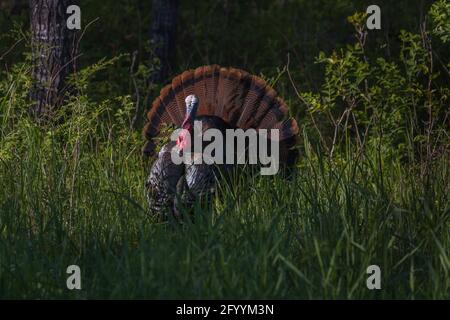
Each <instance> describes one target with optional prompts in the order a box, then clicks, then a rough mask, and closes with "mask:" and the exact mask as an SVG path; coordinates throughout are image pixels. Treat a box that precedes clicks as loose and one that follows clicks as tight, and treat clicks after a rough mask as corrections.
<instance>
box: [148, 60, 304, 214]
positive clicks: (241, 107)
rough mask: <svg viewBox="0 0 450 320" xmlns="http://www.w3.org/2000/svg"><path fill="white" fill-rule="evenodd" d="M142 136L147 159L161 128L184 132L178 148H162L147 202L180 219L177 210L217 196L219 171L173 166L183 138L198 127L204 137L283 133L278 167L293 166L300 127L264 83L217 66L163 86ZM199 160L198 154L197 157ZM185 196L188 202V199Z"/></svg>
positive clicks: (188, 73)
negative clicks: (215, 132) (229, 132)
mask: <svg viewBox="0 0 450 320" xmlns="http://www.w3.org/2000/svg"><path fill="white" fill-rule="evenodd" d="M147 119H148V122H147V124H146V125H145V127H144V130H143V134H144V136H145V138H146V139H147V142H146V144H145V146H144V148H143V153H144V154H145V155H149V156H152V155H154V153H155V148H156V144H155V142H154V141H153V140H154V139H155V138H157V137H158V136H159V135H160V130H161V125H162V124H163V123H165V124H174V125H175V126H177V127H181V128H182V129H183V130H182V131H181V133H180V136H179V138H178V140H177V141H176V142H169V143H168V144H166V145H165V146H163V147H162V149H161V151H160V152H159V154H158V156H157V158H156V160H155V162H154V163H153V165H152V167H151V169H150V174H149V176H148V178H147V180H146V190H147V198H148V202H149V206H150V209H151V211H152V212H153V213H158V214H161V213H163V212H164V211H166V212H167V211H169V212H171V213H175V215H177V214H179V212H178V210H177V206H175V205H174V204H176V203H180V201H179V200H180V199H181V202H182V203H183V204H185V205H190V204H191V203H192V202H193V201H194V200H195V199H196V198H198V197H201V196H205V195H208V194H210V193H211V192H212V191H213V190H214V186H215V180H216V174H217V166H215V165H207V164H205V163H203V164H186V165H185V164H175V163H173V162H172V160H171V154H170V153H171V151H172V150H173V148H174V147H175V148H178V150H181V151H182V150H183V147H184V142H183V141H184V139H183V136H184V134H186V133H187V132H189V133H191V132H192V129H193V125H194V120H195V121H201V123H202V126H203V131H205V130H206V129H209V128H216V129H219V130H221V131H222V132H223V131H225V130H226V129H228V128H240V129H244V130H246V129H250V128H254V129H256V130H258V129H279V148H280V151H279V155H280V163H283V164H287V165H289V164H292V163H293V162H295V159H296V157H297V152H296V149H295V148H293V146H294V144H295V141H296V136H297V134H298V127H297V122H296V121H295V120H294V119H293V118H290V117H289V116H288V107H287V105H286V103H285V102H284V101H283V100H282V99H281V98H280V97H278V96H277V93H276V92H275V90H274V89H272V88H271V87H270V86H269V85H267V84H266V82H265V81H264V80H263V79H261V78H259V77H257V76H255V75H251V74H249V73H247V72H245V71H243V70H239V69H234V68H221V67H220V66H218V65H210V66H203V67H199V68H197V69H195V70H188V71H184V72H183V73H182V74H180V75H178V76H176V77H175V78H174V79H173V80H172V83H170V84H168V85H167V86H165V87H164V88H163V89H162V90H161V92H160V95H159V97H157V98H156V99H155V100H154V102H153V104H152V107H151V110H150V111H149V112H148V114H147ZM194 156H195V154H194ZM186 194H187V196H186Z"/></svg>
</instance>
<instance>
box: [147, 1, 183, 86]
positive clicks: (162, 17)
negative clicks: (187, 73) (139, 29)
mask: <svg viewBox="0 0 450 320" xmlns="http://www.w3.org/2000/svg"><path fill="white" fill-rule="evenodd" d="M178 6H179V1H178V0H153V2H152V20H151V35H150V38H151V43H152V45H153V48H154V50H155V51H154V52H155V55H156V57H157V58H158V60H159V62H160V64H159V66H157V67H156V68H155V71H154V72H153V74H152V75H151V79H150V80H151V81H152V82H153V83H162V82H164V81H165V80H166V79H167V76H168V75H169V74H170V73H171V72H172V67H173V59H174V57H175V35H176V28H177V19H178Z"/></svg>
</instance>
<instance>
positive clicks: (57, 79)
mask: <svg viewBox="0 0 450 320" xmlns="http://www.w3.org/2000/svg"><path fill="white" fill-rule="evenodd" d="M77 2H78V1H74V0H30V18H31V37H32V40H31V41H32V57H33V71H32V76H33V88H32V90H31V94H30V95H31V99H32V100H33V101H34V105H33V109H32V111H33V112H34V114H35V115H36V116H38V117H41V116H45V117H50V118H51V117H52V113H53V112H54V111H56V109H57V107H58V106H59V105H61V103H62V102H63V101H64V98H65V95H66V93H67V92H68V91H69V89H68V86H67V83H66V80H67V76H68V75H70V74H72V73H74V72H75V70H76V59H77V56H76V55H77V42H76V32H77V30H76V29H75V30H69V29H68V28H67V18H68V17H69V14H67V13H66V10H67V7H68V6H70V5H72V4H77Z"/></svg>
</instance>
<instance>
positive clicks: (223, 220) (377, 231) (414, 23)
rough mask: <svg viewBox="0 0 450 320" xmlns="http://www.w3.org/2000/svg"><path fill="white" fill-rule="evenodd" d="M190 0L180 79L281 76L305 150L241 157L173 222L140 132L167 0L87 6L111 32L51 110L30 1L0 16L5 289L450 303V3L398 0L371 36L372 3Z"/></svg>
mask: <svg viewBox="0 0 450 320" xmlns="http://www.w3.org/2000/svg"><path fill="white" fill-rule="evenodd" d="M182 2H183V4H182V7H181V10H180V13H181V15H180V25H179V28H178V29H179V30H178V31H177V32H178V33H179V35H178V40H177V41H178V42H177V57H175V58H176V63H174V65H176V67H175V69H174V70H173V73H174V74H176V73H181V72H182V71H184V70H185V69H186V68H192V67H197V66H200V65H204V64H212V63H218V64H221V65H223V66H234V67H238V68H244V69H246V70H248V71H249V72H251V73H254V74H257V75H260V76H261V77H263V78H264V79H265V80H266V81H267V83H268V84H269V85H271V86H273V87H274V88H275V90H277V92H278V93H279V94H280V96H282V97H283V99H285V101H286V103H287V105H288V106H289V112H290V115H291V116H292V117H295V118H296V119H297V121H298V123H299V127H300V135H299V144H298V148H299V151H300V154H301V157H300V159H299V161H298V163H297V164H296V166H295V167H294V168H292V169H291V170H290V171H289V172H282V174H279V175H275V176H261V175H259V174H258V173H257V172H254V173H253V174H252V173H251V172H250V171H251V170H250V169H249V168H239V170H238V171H237V172H236V174H235V175H234V176H233V177H232V179H231V181H229V182H225V180H221V181H220V183H219V186H218V189H217V192H216V194H215V196H214V199H213V201H212V203H209V204H207V203H196V204H195V206H194V208H192V211H193V215H194V223H192V222H189V221H188V220H186V221H185V222H184V223H183V224H179V223H177V222H175V221H171V220H169V221H167V222H158V221H156V219H154V218H152V217H150V216H149V214H148V213H147V212H148V208H147V203H146V197H145V190H144V181H145V178H146V175H147V173H148V170H149V166H150V161H149V160H147V159H143V158H142V155H141V148H142V146H143V145H144V141H143V138H142V137H141V134H140V132H138V131H139V130H134V129H131V127H133V126H132V125H131V123H132V118H133V116H134V115H137V116H142V117H136V119H138V118H139V119H141V118H142V119H143V118H144V114H143V113H144V112H140V113H141V114H139V112H137V111H135V110H139V108H138V107H136V105H138V103H137V102H138V101H140V103H141V106H144V107H145V108H147V109H148V107H149V105H150V104H151V101H152V100H153V99H154V98H155V97H156V96H157V92H158V89H159V87H160V86H161V85H162V83H156V84H155V83H153V82H151V81H149V79H150V75H151V74H152V72H154V70H155V68H157V66H158V64H159V61H158V59H156V58H155V57H153V53H152V50H153V49H154V47H152V45H151V44H150V42H149V41H147V40H148V39H147V38H148V31H149V27H150V21H149V19H150V7H149V5H150V1H123V2H122V1H109V2H108V1H106V2H102V3H100V2H98V1H87V0H86V1H83V17H86V18H83V19H87V18H89V19H93V20H89V19H87V20H83V21H92V23H93V26H92V28H88V27H89V25H90V23H87V22H83V24H84V29H83V35H84V38H83V41H81V47H80V50H81V53H82V58H83V61H82V63H80V69H79V70H78V71H77V73H76V74H75V75H74V76H73V77H72V78H70V79H69V84H70V86H71V87H72V88H73V89H75V90H73V91H71V92H72V93H73V94H72V95H70V96H68V97H67V101H66V102H64V104H63V105H62V106H58V108H55V110H56V114H53V115H52V117H51V121H49V122H46V121H44V120H43V119H39V121H38V119H33V118H32V117H31V116H30V114H29V111H30V109H31V106H32V102H31V101H30V99H29V93H30V90H31V88H32V80H31V65H32V61H31V54H30V52H31V47H30V44H31V38H30V34H29V31H28V30H29V25H27V24H26V23H25V22H24V24H23V25H21V24H20V21H22V20H24V21H28V16H27V15H28V12H25V11H23V14H22V16H21V17H18V16H17V17H15V18H10V17H9V16H8V15H7V14H6V11H5V14H3V12H0V28H3V29H2V30H3V31H2V34H1V35H0V47H2V50H1V52H0V63H1V69H0V299H8V298H31V299H50V298H57V299H60V298H67V299H74V298H79V299H85V298H87V299H92V298H124V299H132V298H166V299H173V298H182V299H215V298H230V299H231V298H236V299H238V298H248V299H259V298H274V299H277V298H285V299H337V298H341V299H372V298H376V299H449V298H450V122H449V119H450V108H449V101H450V99H449V97H450V86H449V83H450V73H449V71H448V70H449V69H450V60H449V55H448V53H449V52H450V51H449V50H448V48H449V47H448V45H449V43H450V24H449V22H450V19H449V16H450V5H449V3H448V1H444V0H440V1H435V2H433V4H431V2H427V1H423V2H422V4H421V5H420V6H419V5H418V3H414V4H413V2H412V1H406V0H405V1H396V2H395V3H394V2H392V3H391V2H387V1H386V2H383V3H381V4H382V13H383V15H382V23H383V27H382V30H370V31H368V30H367V29H366V14H365V13H364V12H365V9H366V7H365V6H363V3H365V2H364V1H362V2H361V1H353V0H338V1H326V0H322V1H306V0H297V1H248V2H242V1H204V2H201V4H200V2H199V1H197V2H195V3H194V2H193V1H187V0H186V1H182ZM419 9H420V10H419ZM361 10H362V11H361ZM427 11H428V13H427ZM399 12H401V13H402V14H401V15H400V14H399ZM89 16H91V17H89ZM98 17H100V19H99V18H98ZM198 17H202V18H201V19H199V18H198ZM203 17H205V18H203ZM141 18H142V19H141ZM97 20H99V22H98V24H94V22H95V21H97ZM346 20H347V21H348V22H349V23H350V25H347V24H346V23H345V21H346ZM13 22H14V25H16V26H15V27H14V28H13V25H12V24H13ZM6 29H7V30H10V31H8V32H6ZM87 29H88V31H87V32H86V33H85V32H84V31H86V30H87ZM352 30H353V31H352ZM351 32H353V33H354V34H353V35H352V34H351ZM146 39H147V40H146ZM366 40H367V41H366ZM3 47H5V49H4V48H3ZM6 47H7V48H8V49H7V48H6ZM135 50H137V51H136V52H138V53H139V54H138V55H137V57H138V59H137V60H136V61H137V64H136V68H134V64H135V60H134V59H135V58H134V57H136V54H131V53H132V52H134V51H135ZM134 69H136V71H133V70H134ZM174 74H172V75H174ZM139 98H140V100H139ZM136 127H142V123H140V124H139V125H137V126H136ZM245 169H249V170H245ZM70 265H78V266H79V267H80V269H81V287H82V288H81V290H69V289H68V288H67V287H66V280H67V278H68V277H69V274H67V273H66V270H67V267H68V266H70ZM371 265H377V266H379V268H380V270H381V289H379V290H369V289H368V288H367V286H366V281H367V279H368V277H369V276H370V275H369V274H367V268H368V267H369V266H371Z"/></svg>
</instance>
